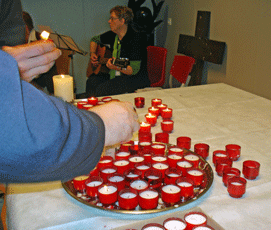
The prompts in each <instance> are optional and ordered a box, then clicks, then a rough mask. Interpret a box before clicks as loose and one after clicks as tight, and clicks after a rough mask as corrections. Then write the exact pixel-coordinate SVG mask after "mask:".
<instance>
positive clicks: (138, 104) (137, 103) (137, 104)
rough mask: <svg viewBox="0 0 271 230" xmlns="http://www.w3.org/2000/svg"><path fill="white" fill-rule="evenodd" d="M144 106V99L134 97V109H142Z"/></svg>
mask: <svg viewBox="0 0 271 230" xmlns="http://www.w3.org/2000/svg"><path fill="white" fill-rule="evenodd" d="M144 105H145V98H144V97H135V107H136V108H143V107H144Z"/></svg>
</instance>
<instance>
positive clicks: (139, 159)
mask: <svg viewBox="0 0 271 230" xmlns="http://www.w3.org/2000/svg"><path fill="white" fill-rule="evenodd" d="M129 162H130V168H134V167H135V165H136V164H137V163H141V162H144V156H140V155H133V156H130V157H129Z"/></svg>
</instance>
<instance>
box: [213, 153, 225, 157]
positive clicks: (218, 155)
mask: <svg viewBox="0 0 271 230" xmlns="http://www.w3.org/2000/svg"><path fill="white" fill-rule="evenodd" d="M215 156H217V157H226V156H227V155H226V154H224V153H217V154H215Z"/></svg>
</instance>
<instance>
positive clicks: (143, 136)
mask: <svg viewBox="0 0 271 230" xmlns="http://www.w3.org/2000/svg"><path fill="white" fill-rule="evenodd" d="M138 141H139V142H152V133H142V132H138Z"/></svg>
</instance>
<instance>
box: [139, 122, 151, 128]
mask: <svg viewBox="0 0 271 230" xmlns="http://www.w3.org/2000/svg"><path fill="white" fill-rule="evenodd" d="M140 126H141V127H149V126H151V124H149V123H145V122H142V123H141V124H140Z"/></svg>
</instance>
